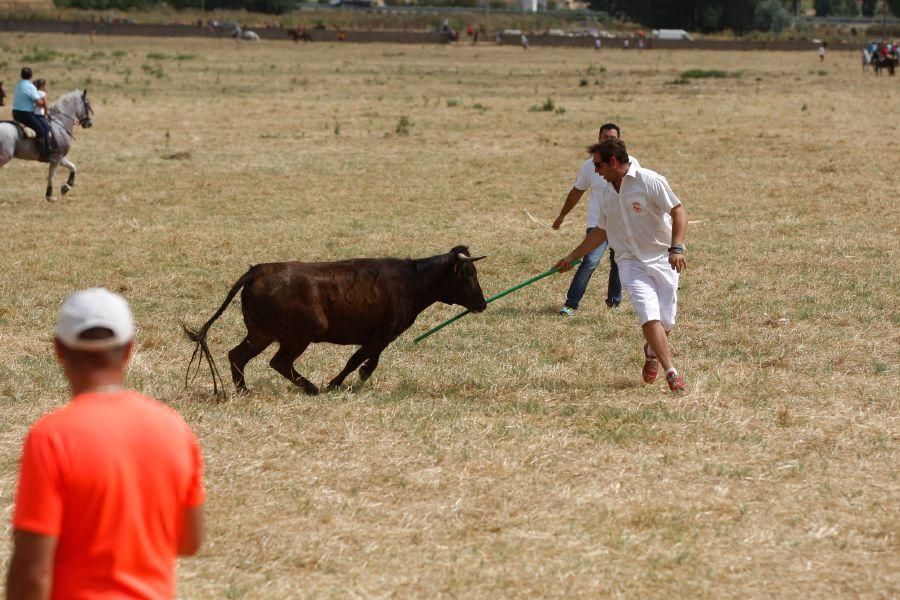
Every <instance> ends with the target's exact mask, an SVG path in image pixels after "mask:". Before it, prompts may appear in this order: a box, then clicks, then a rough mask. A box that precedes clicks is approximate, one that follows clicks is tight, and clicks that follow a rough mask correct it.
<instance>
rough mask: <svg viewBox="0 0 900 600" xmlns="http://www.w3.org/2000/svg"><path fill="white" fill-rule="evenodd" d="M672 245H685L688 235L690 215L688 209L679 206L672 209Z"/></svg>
mask: <svg viewBox="0 0 900 600" xmlns="http://www.w3.org/2000/svg"><path fill="white" fill-rule="evenodd" d="M670 214H671V215H672V245H673V246H675V245H678V244H683V243H684V236H685V234H687V225H688V215H687V209H686V208H685V207H684V206H683V205H681V204H679V205H678V206H676V207H675V208H673V209H672V212H671V213H670Z"/></svg>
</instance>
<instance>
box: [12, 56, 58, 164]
mask: <svg viewBox="0 0 900 600" xmlns="http://www.w3.org/2000/svg"><path fill="white" fill-rule="evenodd" d="M31 77H32V73H31V69H30V68H29V67H23V68H22V80H21V81H20V82H19V83H17V84H16V89H15V91H14V92H13V106H12V109H13V110H12V116H13V119H15V120H16V121H17V122H19V123H21V124H22V125H25V126H26V127H30V128H31V129H33V130H34V131H35V133H37V136H38V138H37V141H38V149H39V151H40V160H41V161H43V162H48V160H49V157H50V147H49V144H48V140H47V134H48V133H50V127H49V126H48V125H47V124H46V123H45V122H44V120H43V119H42V118H41V117H39V116H38V115H36V114H35V112H34V111H35V108H36V107H38V106H40V107H43V108H46V102H45V101H44V100H43V99H42V98H41V95H40V93H39V92H38V89H37V88H36V87H35V86H34V84H33V83H31Z"/></svg>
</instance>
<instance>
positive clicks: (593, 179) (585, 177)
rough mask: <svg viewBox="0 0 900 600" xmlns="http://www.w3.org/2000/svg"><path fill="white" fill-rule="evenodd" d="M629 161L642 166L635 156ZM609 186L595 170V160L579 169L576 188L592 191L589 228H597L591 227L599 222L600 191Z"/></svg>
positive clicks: (585, 162)
mask: <svg viewBox="0 0 900 600" xmlns="http://www.w3.org/2000/svg"><path fill="white" fill-rule="evenodd" d="M628 160H630V161H631V164H633V165H635V166H637V167H640V166H641V163H639V162H638V160H637V159H636V158H635V157H633V156H629V157H628ZM607 185H609V182H608V181H606V180H605V179H603V177H601V176H600V175H599V174H598V173H597V171H596V169H594V158H593V157H591V158H589V159H587V160H586V161H584V164H583V165H581V168H580V169H578V176H577V177H575V186H574V187H575V188H576V189H579V190H581V191H582V192H583V191H585V190H591V192H590V194H591V195H590V197H589V199H588V213H587V214H588V217H587V222H588V227H596V225H591V223H596V222H597V216H598V215H597V212H598V211H599V210H600V190H601V189H602V188H603V187H605V186H607Z"/></svg>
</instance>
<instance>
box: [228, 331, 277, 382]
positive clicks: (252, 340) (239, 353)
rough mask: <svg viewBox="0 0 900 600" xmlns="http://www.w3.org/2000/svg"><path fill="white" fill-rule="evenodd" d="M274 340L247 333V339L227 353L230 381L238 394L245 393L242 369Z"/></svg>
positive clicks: (255, 333) (250, 332)
mask: <svg viewBox="0 0 900 600" xmlns="http://www.w3.org/2000/svg"><path fill="white" fill-rule="evenodd" d="M273 341H274V339H273V338H272V337H270V336H267V335H265V334H262V333H257V332H253V331H248V332H247V337H245V338H244V339H243V341H242V342H241V343H240V344H238V345H237V346H235V347H234V348H232V349H231V350H230V351H229V352H228V363H229V364H230V365H231V380H232V381H234V387H236V388H237V390H238V391H239V392H246V391H247V382H246V381H244V367H246V366H247V363H248V362H250V360H251V359H252V358H254V357H255V356H257V355H259V353H261V352H262V351H263V350H265V349H266V348H268V347H269V344H271V343H272V342H273Z"/></svg>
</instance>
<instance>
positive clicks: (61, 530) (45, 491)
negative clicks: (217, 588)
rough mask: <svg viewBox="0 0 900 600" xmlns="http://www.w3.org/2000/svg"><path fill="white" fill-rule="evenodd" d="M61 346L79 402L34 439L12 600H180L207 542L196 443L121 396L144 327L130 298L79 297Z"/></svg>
mask: <svg viewBox="0 0 900 600" xmlns="http://www.w3.org/2000/svg"><path fill="white" fill-rule="evenodd" d="M54 341H55V346H56V357H57V360H58V361H59V363H60V365H61V366H62V368H63V371H64V372H65V374H66V378H67V379H68V381H69V386H70V388H71V392H72V400H71V401H70V402H69V403H68V404H67V405H65V406H63V407H62V408H60V409H58V410H56V411H54V412H52V413H50V414H48V415H45V416H44V417H43V418H41V419H40V420H39V421H38V422H37V423H36V424H35V425H34V426H32V428H31V430H30V431H29V433H28V437H27V438H26V440H25V447H24V449H23V451H22V461H21V469H20V474H19V487H18V492H17V495H16V504H15V511H14V515H13V539H14V548H13V555H12V560H11V561H10V564H9V574H8V577H7V586H6V590H7V592H6V593H7V598H8V599H9V600H25V599H32V598H40V599H44V598H51V597H52V598H54V599H64V598H73V599H75V598H77V599H81V598H172V597H174V595H175V560H176V557H177V556H179V555H181V556H190V555H192V554H195V553H196V552H197V550H198V549H199V548H200V544H201V542H202V539H203V502H204V490H203V482H202V476H201V469H202V458H201V455H200V447H199V445H198V444H197V439H196V438H195V437H194V433H193V432H192V431H191V429H190V428H189V427H188V425H187V424H186V423H185V422H184V420H183V419H182V418H181V416H180V415H179V414H178V413H177V412H175V411H174V410H173V409H171V408H169V407H167V406H165V405H164V404H162V403H160V402H158V401H156V400H153V399H151V398H148V397H146V396H142V395H141V394H139V393H137V392H135V391H131V390H127V389H125V388H124V387H123V384H124V380H125V370H126V367H127V365H128V359H129V357H130V356H131V352H132V349H133V348H134V323H133V321H132V318H131V311H130V309H129V308H128V304H127V303H126V302H125V300H124V299H123V298H122V297H121V296H119V295H117V294H113V293H112V292H110V291H108V290H105V289H102V288H94V289H90V290H84V291H81V292H77V293H75V294H73V295H71V296H69V298H67V299H66V301H65V302H64V303H63V305H62V309H61V311H60V314H59V319H58V321H57V325H56V337H55V340H54Z"/></svg>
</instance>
